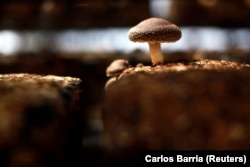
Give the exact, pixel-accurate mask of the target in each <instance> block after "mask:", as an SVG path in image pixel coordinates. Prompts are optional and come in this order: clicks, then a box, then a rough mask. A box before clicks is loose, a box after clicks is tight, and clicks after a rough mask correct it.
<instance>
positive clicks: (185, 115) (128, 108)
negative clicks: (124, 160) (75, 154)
mask: <svg viewBox="0 0 250 167" xmlns="http://www.w3.org/2000/svg"><path fill="white" fill-rule="evenodd" d="M249 74H250V66H249V65H247V64H239V63H235V62H226V61H215V60H202V61H194V62H179V63H172V64H166V65H164V66H155V67H149V66H138V67H133V68H129V69H126V70H125V71H124V72H123V74H121V76H120V79H118V80H117V81H116V83H114V84H113V85H111V86H110V87H109V89H107V91H106V93H105V98H104V102H103V104H104V105H103V117H104V145H105V148H106V150H109V151H111V152H113V153H117V152H126V151H128V150H129V151H131V150H132V151H131V152H133V151H135V150H138V149H139V150H140V149H142V150H145V149H146V150H147V149H149V150H204V149H205V150H234V149H236V150H238V149H239V150H241V149H250V144H249V137H250V128H249V127H250V112H249V111H250V103H249V100H250V75H249ZM131 152H129V153H131ZM129 153H128V154H125V155H126V156H128V157H129ZM123 156H124V155H123Z"/></svg>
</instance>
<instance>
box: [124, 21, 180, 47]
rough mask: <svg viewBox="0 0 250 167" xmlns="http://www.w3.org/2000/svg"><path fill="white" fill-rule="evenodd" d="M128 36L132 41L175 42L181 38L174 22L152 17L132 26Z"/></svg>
mask: <svg viewBox="0 0 250 167" xmlns="http://www.w3.org/2000/svg"><path fill="white" fill-rule="evenodd" d="M128 37H129V39H130V40H131V41H134V42H152V43H162V42H175V41H177V40H179V39H180V38H181V31H180V29H179V27H177V26H176V25H175V24H173V23H171V22H169V21H167V20H164V19H161V18H155V17H153V18H149V19H146V20H144V21H142V22H140V23H139V24H137V25H136V26H134V27H132V28H131V29H130V30H129V32H128Z"/></svg>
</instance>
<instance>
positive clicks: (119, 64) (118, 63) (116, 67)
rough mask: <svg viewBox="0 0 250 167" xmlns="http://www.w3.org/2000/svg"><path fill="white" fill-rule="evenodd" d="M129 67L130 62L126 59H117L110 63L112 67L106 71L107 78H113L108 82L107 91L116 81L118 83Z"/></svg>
mask: <svg viewBox="0 0 250 167" xmlns="http://www.w3.org/2000/svg"><path fill="white" fill-rule="evenodd" d="M129 67H130V64H129V62H128V61H127V60H124V59H117V60H114V61H113V62H112V63H110V65H109V66H108V67H107V69H106V76H107V77H111V78H110V79H109V80H108V81H107V82H106V84H105V90H107V88H108V87H109V86H110V85H112V84H113V83H114V82H115V81H117V80H118V77H119V76H120V74H121V73H122V72H123V71H124V70H125V69H127V68H129Z"/></svg>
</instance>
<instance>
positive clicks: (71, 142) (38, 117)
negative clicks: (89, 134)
mask: <svg viewBox="0 0 250 167" xmlns="http://www.w3.org/2000/svg"><path fill="white" fill-rule="evenodd" d="M81 85H82V82H81V80H80V79H78V78H72V77H59V76H54V75H47V76H41V75H34V74H5V75H0V94H1V95H0V154H1V155H3V156H1V157H0V164H1V165H0V166H18V165H21V166H29V167H31V166H39V167H43V166H64V165H65V166H66V165H67V163H68V162H69V159H70V158H72V157H71V156H70V154H72V155H73V154H74V153H73V151H76V150H77V149H76V147H79V148H80V147H81V141H79V138H77V136H78V137H80V136H81V133H82V132H81V131H80V129H79V130H77V128H76V127H75V126H76V125H75V124H76V122H74V117H77V112H78V111H77V110H78V102H79V95H80V93H81V91H82V90H81V89H82V88H81Z"/></svg>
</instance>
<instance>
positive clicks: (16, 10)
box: [0, 0, 250, 161]
mask: <svg viewBox="0 0 250 167" xmlns="http://www.w3.org/2000/svg"><path fill="white" fill-rule="evenodd" d="M149 17H161V18H165V19H167V20H169V21H171V22H173V23H175V24H176V25H178V26H179V27H180V28H181V30H182V38H181V39H180V40H179V41H177V42H176V43H164V44H162V50H163V51H164V55H165V56H166V57H167V58H168V60H172V59H186V58H187V59H203V58H209V59H223V60H230V61H238V62H244V63H250V58H249V57H250V55H249V53H250V21H249V18H250V0H137V1H134V0H1V1H0V73H2V74H5V73H21V72H28V73H36V74H54V75H59V76H72V77H78V78H81V79H82V80H83V97H82V102H81V110H82V112H83V115H82V124H83V127H84V132H83V148H84V150H88V151H89V152H88V151H87V153H86V152H85V153H86V155H85V156H87V157H88V156H89V157H91V155H92V154H91V153H90V152H91V151H93V150H94V151H93V154H95V155H96V152H95V151H96V150H98V149H100V147H101V146H100V145H101V137H100V136H101V132H102V130H103V127H102V121H101V105H102V98H103V96H104V85H105V82H106V81H107V79H108V78H107V77H106V74H105V70H106V67H107V66H108V65H109V64H110V63H111V62H112V60H114V59H117V58H125V59H128V60H129V61H130V63H131V64H132V65H135V64H137V63H144V64H149V65H150V64H151V62H150V59H149V56H148V46H147V44H145V43H134V42H131V41H129V40H128V36H127V32H128V30H129V28H130V27H132V26H134V25H136V24H138V23H139V22H140V21H142V20H144V19H147V18H149ZM95 157H96V156H95ZM92 158H93V156H92ZM86 159H87V160H89V161H90V160H91V158H90V159H88V158H86Z"/></svg>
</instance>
